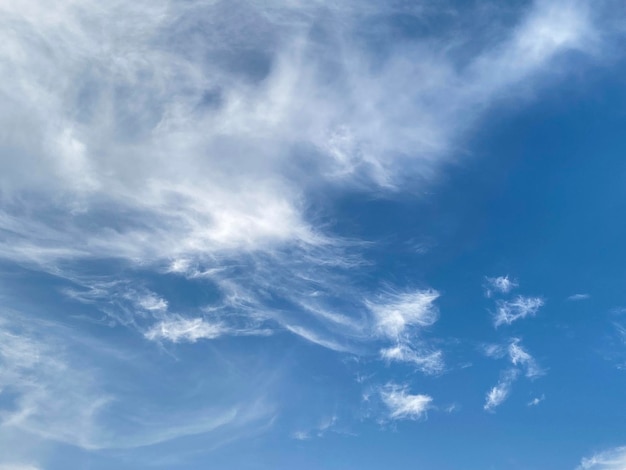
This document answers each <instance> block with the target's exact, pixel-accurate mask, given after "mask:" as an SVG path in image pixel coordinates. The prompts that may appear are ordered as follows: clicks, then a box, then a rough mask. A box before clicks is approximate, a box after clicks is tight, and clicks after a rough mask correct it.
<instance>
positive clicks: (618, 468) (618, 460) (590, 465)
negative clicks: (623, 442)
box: [577, 446, 626, 470]
mask: <svg viewBox="0 0 626 470" xmlns="http://www.w3.org/2000/svg"><path fill="white" fill-rule="evenodd" d="M624 468H626V446H624V447H615V448H613V449H609V450H605V451H602V452H598V453H597V454H594V455H593V456H591V457H585V458H584V459H582V461H581V463H580V465H579V466H578V467H577V470H623V469H624Z"/></svg>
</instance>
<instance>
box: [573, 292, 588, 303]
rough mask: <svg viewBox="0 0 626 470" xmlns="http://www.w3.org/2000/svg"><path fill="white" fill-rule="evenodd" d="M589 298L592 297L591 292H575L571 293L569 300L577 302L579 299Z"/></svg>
mask: <svg viewBox="0 0 626 470" xmlns="http://www.w3.org/2000/svg"><path fill="white" fill-rule="evenodd" d="M589 298H591V296H590V295H589V294H574V295H570V296H569V297H568V298H567V300H570V301H573V302H577V301H579V300H588V299H589Z"/></svg>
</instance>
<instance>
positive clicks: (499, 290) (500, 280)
mask: <svg viewBox="0 0 626 470" xmlns="http://www.w3.org/2000/svg"><path fill="white" fill-rule="evenodd" d="M486 282H487V285H486V287H485V295H486V296H487V297H491V296H492V295H493V294H494V293H495V294H508V293H509V292H511V291H512V290H513V289H515V288H516V287H518V286H519V284H518V283H517V281H516V280H514V279H510V278H509V276H508V275H507V276H498V277H487V278H486Z"/></svg>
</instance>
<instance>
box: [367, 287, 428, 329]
mask: <svg viewBox="0 0 626 470" xmlns="http://www.w3.org/2000/svg"><path fill="white" fill-rule="evenodd" d="M437 298H439V293H438V292H437V291H434V290H418V291H413V292H405V293H388V294H381V295H380V296H379V298H378V299H377V300H376V301H367V302H366V305H367V307H368V308H369V310H370V311H371V312H372V314H373V320H374V324H375V329H376V330H377V332H378V333H379V334H380V335H382V336H385V337H388V338H390V339H398V338H400V337H402V335H403V334H404V333H405V332H406V330H407V329H409V328H410V327H414V326H421V327H426V326H430V325H432V324H433V323H435V321H436V320H437V316H438V312H437V308H436V306H435V305H434V303H435V300H437Z"/></svg>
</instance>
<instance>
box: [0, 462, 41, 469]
mask: <svg viewBox="0 0 626 470" xmlns="http://www.w3.org/2000/svg"><path fill="white" fill-rule="evenodd" d="M0 470H40V467H36V466H34V465H29V464H21V463H11V464H9V463H5V464H2V463H0Z"/></svg>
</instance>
